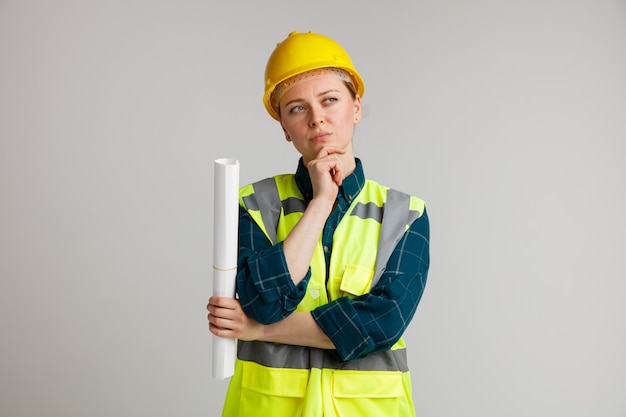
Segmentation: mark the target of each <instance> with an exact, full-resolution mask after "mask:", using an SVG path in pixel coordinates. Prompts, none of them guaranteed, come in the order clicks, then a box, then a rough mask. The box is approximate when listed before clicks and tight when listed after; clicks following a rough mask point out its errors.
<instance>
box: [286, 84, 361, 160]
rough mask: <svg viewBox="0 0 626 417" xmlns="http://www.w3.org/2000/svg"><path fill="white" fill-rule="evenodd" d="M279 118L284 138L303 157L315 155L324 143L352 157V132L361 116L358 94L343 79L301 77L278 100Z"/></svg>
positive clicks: (325, 145) (310, 158) (304, 158)
mask: <svg viewBox="0 0 626 417" xmlns="http://www.w3.org/2000/svg"><path fill="white" fill-rule="evenodd" d="M279 105H280V122H281V125H282V127H283V130H284V131H285V136H286V138H287V140H288V141H290V142H292V143H293V144H294V146H295V148H296V149H297V150H298V152H300V154H301V155H302V158H303V161H304V163H305V164H306V163H307V162H309V161H311V160H312V159H315V157H316V156H317V154H318V153H319V151H320V150H321V149H322V148H324V147H331V146H332V147H338V148H341V149H345V150H346V151H347V152H346V154H345V155H346V156H347V157H350V158H353V157H354V155H353V151H352V135H353V133H354V126H355V125H356V124H357V123H359V121H360V120H361V98H360V97H359V96H358V95H357V96H356V97H353V95H352V93H351V92H350V90H349V89H348V87H347V86H346V84H345V82H344V81H343V80H341V79H339V78H337V77H335V76H332V75H327V76H323V77H319V78H311V79H310V80H304V81H302V82H300V83H299V84H296V85H294V86H293V87H291V88H290V89H289V90H287V92H286V93H285V94H284V95H283V97H282V98H281V100H280V103H279Z"/></svg>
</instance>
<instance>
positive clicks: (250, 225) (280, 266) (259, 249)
mask: <svg viewBox="0 0 626 417" xmlns="http://www.w3.org/2000/svg"><path fill="white" fill-rule="evenodd" d="M237 264H238V268H237V293H238V295H239V300H240V302H241V306H242V308H243V310H244V311H245V312H246V314H247V315H248V316H250V317H252V318H253V319H254V320H256V321H258V322H259V323H262V324H271V323H275V322H277V321H280V320H282V319H284V318H285V317H287V316H288V315H289V314H291V313H292V312H293V311H294V310H295V309H296V307H297V306H298V304H299V303H300V301H301V300H302V298H304V295H305V293H306V287H307V284H308V282H309V279H310V277H311V270H310V269H309V272H307V275H306V277H305V278H304V279H303V280H302V281H300V283H298V285H295V284H294V283H293V281H292V279H291V275H290V274H289V269H288V268H287V261H286V260H285V253H284V251H283V244H282V242H280V243H278V244H276V245H272V243H271V242H270V240H269V239H268V238H267V236H265V234H264V233H263V231H262V230H261V229H260V228H259V226H258V225H257V224H256V223H255V222H254V220H253V219H252V218H251V217H250V215H249V214H248V213H247V212H246V211H245V210H243V209H241V210H240V215H239V257H238V262H237Z"/></svg>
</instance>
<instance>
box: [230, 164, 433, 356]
mask: <svg viewBox="0 0 626 417" xmlns="http://www.w3.org/2000/svg"><path fill="white" fill-rule="evenodd" d="M296 183H297V185H298V187H299V188H300V191H301V192H302V195H303V196H304V198H305V200H306V202H307V203H308V202H309V201H310V200H311V198H312V197H313V187H312V185H311V179H310V177H309V174H308V171H307V170H306V168H305V167H304V165H303V163H302V160H300V162H299V163H298V169H297V171H296ZM364 184H365V175H364V173H363V167H362V164H361V161H360V160H359V159H356V169H355V170H354V173H352V174H351V175H349V176H348V177H346V178H345V179H344V181H343V183H342V185H341V187H339V193H338V195H337V200H338V204H337V207H336V208H335V210H334V211H333V212H332V213H331V215H330V216H329V218H328V220H327V221H326V224H325V226H324V231H323V234H322V244H323V246H324V253H325V256H326V269H327V271H328V267H329V262H330V257H331V254H332V244H333V233H334V231H335V229H336V227H337V225H338V224H339V222H340V220H341V218H342V217H343V215H344V214H345V213H346V211H347V210H348V208H349V206H350V203H351V201H352V199H353V197H355V196H356V195H357V194H358V193H359V192H360V191H361V189H362V188H363V185H364ZM429 234H430V229H429V222H428V215H427V214H426V209H424V213H423V214H422V216H421V217H420V218H418V219H417V220H415V221H414V222H413V224H412V225H411V227H410V228H409V229H408V230H407V232H406V233H405V234H404V236H403V237H402V239H401V240H400V242H398V244H397V246H396V248H395V249H394V251H393V253H392V255H391V257H390V258H389V261H388V262H387V267H386V269H385V272H384V273H383V275H382V277H381V279H380V281H379V282H378V284H377V285H376V286H375V287H374V288H372V289H371V291H370V292H369V293H367V294H364V295H361V296H359V297H356V298H354V299H350V298H347V297H342V298H339V299H337V300H334V301H332V302H330V303H328V304H326V305H323V306H320V307H318V308H316V309H315V310H313V311H312V312H311V314H312V315H313V318H314V319H315V321H316V322H317V324H318V325H319V326H320V327H321V328H322V330H323V331H324V333H325V334H326V335H327V336H328V337H329V338H330V339H331V340H332V342H333V343H334V345H335V347H336V349H337V354H338V356H339V359H341V360H343V361H348V360H354V359H359V358H362V357H364V356H366V355H367V354H369V353H372V352H377V351H382V350H387V349H389V348H390V347H391V346H393V345H394V344H395V343H396V342H397V341H398V339H399V338H400V337H401V336H402V334H403V333H404V331H405V329H406V328H407V326H408V325H409V322H410V321H411V319H412V318H413V315H414V314H415V310H416V308H417V305H418V303H419V301H420V299H421V297H422V294H423V292H424V286H425V285H426V277H427V275H428V268H429V265H430V257H429ZM344 250H346V249H345V248H344ZM238 264H239V267H238V271H237V292H238V294H239V299H240V301H241V304H242V307H243V309H244V311H245V312H246V314H248V315H249V316H250V317H252V318H253V319H255V320H257V321H259V322H260V323H264V324H270V323H274V322H277V321H279V320H282V319H283V318H285V317H287V316H288V315H289V314H291V313H292V312H293V311H294V310H295V309H296V307H297V305H298V303H299V302H300V301H301V300H302V298H303V297H304V294H305V292H306V287H307V284H308V282H309V279H310V277H311V270H310V269H309V271H308V273H307V275H306V277H305V278H304V279H303V280H302V281H300V283H299V284H298V285H294V283H293V281H292V279H291V275H290V274H289V269H288V267H287V262H286V260H285V254H284V251H283V245H282V242H279V243H278V244H276V245H272V244H271V242H270V241H269V240H268V239H267V237H266V236H265V234H264V233H263V232H262V231H261V229H260V228H259V226H258V225H257V224H256V223H255V222H254V220H252V218H251V217H250V215H249V214H248V213H247V212H246V211H245V210H243V209H242V210H241V213H240V217H239V260H238Z"/></svg>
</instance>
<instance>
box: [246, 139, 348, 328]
mask: <svg viewBox="0 0 626 417" xmlns="http://www.w3.org/2000/svg"><path fill="white" fill-rule="evenodd" d="M342 153H345V151H343V150H341V149H334V148H325V149H323V150H321V151H320V155H318V158H317V159H315V160H313V161H311V162H309V164H308V165H307V168H308V171H309V175H310V177H311V182H312V184H313V188H314V198H313V199H312V200H311V201H310V202H309V204H308V205H307V208H306V209H305V211H304V214H303V215H302V217H301V218H300V220H299V221H298V224H296V226H295V227H294V228H293V229H292V230H291V232H290V233H289V235H288V236H287V238H286V239H285V240H284V241H283V242H279V243H277V244H275V245H272V243H271V242H270V241H269V240H268V239H267V237H266V236H265V234H264V233H263V232H262V231H261V229H260V228H259V226H258V225H257V224H256V223H255V222H254V220H252V218H251V217H250V215H249V214H248V213H247V212H246V211H245V210H243V209H242V210H241V212H240V220H239V259H238V265H239V268H238V272H237V292H238V294H239V298H240V300H241V304H242V307H243V309H244V311H245V312H246V313H247V314H248V315H249V316H251V317H252V318H254V319H255V320H257V321H258V322H260V323H263V324H271V323H275V322H277V321H279V320H282V319H284V318H285V317H287V316H289V315H290V314H291V313H292V312H293V311H294V310H295V309H296V307H297V305H298V303H299V302H300V301H301V300H302V298H303V297H304V294H305V292H306V287H307V284H308V279H309V278H310V263H311V257H312V256H313V252H314V250H315V247H316V245H317V244H318V241H319V237H320V235H321V233H322V230H323V228H324V224H325V222H326V219H327V218H328V216H329V214H330V212H331V211H332V209H333V204H334V202H335V199H336V196H337V190H338V187H339V185H340V184H341V181H342V180H343V176H344V175H345V172H344V168H343V164H342V163H341V161H340V159H339V156H338V154H342Z"/></svg>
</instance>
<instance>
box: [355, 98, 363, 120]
mask: <svg viewBox="0 0 626 417" xmlns="http://www.w3.org/2000/svg"><path fill="white" fill-rule="evenodd" d="M362 118H363V109H362V106H361V96H359V95H358V94H357V95H356V97H354V124H357V123H359V122H360V121H361V119H362Z"/></svg>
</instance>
